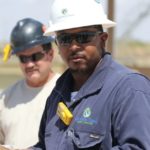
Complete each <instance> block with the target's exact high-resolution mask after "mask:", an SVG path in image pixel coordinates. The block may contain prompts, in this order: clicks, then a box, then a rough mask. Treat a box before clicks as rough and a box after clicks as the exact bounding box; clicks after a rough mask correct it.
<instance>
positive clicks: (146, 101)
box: [111, 75, 150, 150]
mask: <svg viewBox="0 0 150 150" xmlns="http://www.w3.org/2000/svg"><path fill="white" fill-rule="evenodd" d="M112 124H113V133H114V140H115V141H116V143H115V144H114V146H113V147H112V148H111V150H133V149H134V150H149V149H150V81H149V80H147V79H146V78H143V77H141V76H136V75H135V76H132V77H131V78H129V79H128V81H126V82H125V83H124V85H122V86H121V87H120V89H119V91H118V93H117V94H116V105H115V106H114V109H113V117H112Z"/></svg>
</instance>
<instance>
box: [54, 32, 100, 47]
mask: <svg viewBox="0 0 150 150" xmlns="http://www.w3.org/2000/svg"><path fill="white" fill-rule="evenodd" d="M100 33H102V32H100V31H97V32H93V31H88V32H87V31H84V32H78V33H73V34H70V33H63V34H60V35H58V36H57V38H56V42H57V44H59V45H60V46H68V45H70V44H71V43H72V41H73V40H75V41H76V42H78V43H79V44H86V43H89V42H91V41H93V40H94V38H95V37H96V36H97V35H98V34H100Z"/></svg>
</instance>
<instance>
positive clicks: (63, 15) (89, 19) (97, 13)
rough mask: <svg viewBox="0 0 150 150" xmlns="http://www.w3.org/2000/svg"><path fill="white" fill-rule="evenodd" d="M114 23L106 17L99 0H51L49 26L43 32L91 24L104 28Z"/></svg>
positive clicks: (46, 33) (47, 33) (48, 33)
mask: <svg viewBox="0 0 150 150" xmlns="http://www.w3.org/2000/svg"><path fill="white" fill-rule="evenodd" d="M115 24H116V23H115V22H113V21H111V20H109V19H108V18H107V16H106V14H105V13H104V10H103V7H102V5H101V3H100V0H52V3H51V7H50V21H49V27H48V28H47V30H46V31H45V33H44V34H45V35H47V36H48V35H50V34H51V33H52V32H55V31H60V30H65V29H71V28H78V27H84V26H91V25H102V26H103V28H104V29H106V28H109V27H113V26H115Z"/></svg>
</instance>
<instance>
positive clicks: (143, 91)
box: [30, 0, 150, 150]
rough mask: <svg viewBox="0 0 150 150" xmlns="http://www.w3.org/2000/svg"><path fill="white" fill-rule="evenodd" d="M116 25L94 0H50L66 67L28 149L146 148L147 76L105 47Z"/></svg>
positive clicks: (149, 142) (149, 134)
mask: <svg viewBox="0 0 150 150" xmlns="http://www.w3.org/2000/svg"><path fill="white" fill-rule="evenodd" d="M113 26H115V23H114V22H112V21H111V20H109V19H107V17H106V15H105V13H104V11H103V8H102V5H101V2H100V1H99V0H53V2H52V3H51V7H50V26H49V28H48V29H47V30H46V32H45V35H50V34H51V33H53V32H55V33H56V43H57V45H58V47H59V53H60V55H61V57H62V58H63V60H64V61H65V62H66V64H67V65H68V69H67V70H66V71H65V72H64V73H63V75H62V76H61V77H60V78H59V79H58V81H57V84H56V86H55V88H54V89H53V91H52V93H51V95H50V96H49V98H48V100H47V103H46V107H45V111H44V114H43V117H42V121H41V125H40V131H39V142H38V144H36V145H35V146H33V147H30V149H32V150H149V149H150V80H149V79H148V78H147V77H145V76H144V75H141V74H139V73H135V72H133V71H131V70H130V69H128V68H126V67H125V66H122V65H120V64H118V63H117V62H115V61H114V60H113V59H112V57H111V55H110V54H109V53H108V52H107V51H106V49H105V44H106V41H107V38H108V34H107V33H106V32H104V31H103V29H107V28H109V27H113Z"/></svg>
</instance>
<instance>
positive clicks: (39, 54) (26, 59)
mask: <svg viewBox="0 0 150 150" xmlns="http://www.w3.org/2000/svg"><path fill="white" fill-rule="evenodd" d="M44 56H45V53H44V52H37V53H34V54H32V55H30V56H26V55H19V56H18V58H19V60H20V62H21V63H28V62H29V61H32V62H37V61H39V60H41V59H42V58H44Z"/></svg>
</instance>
